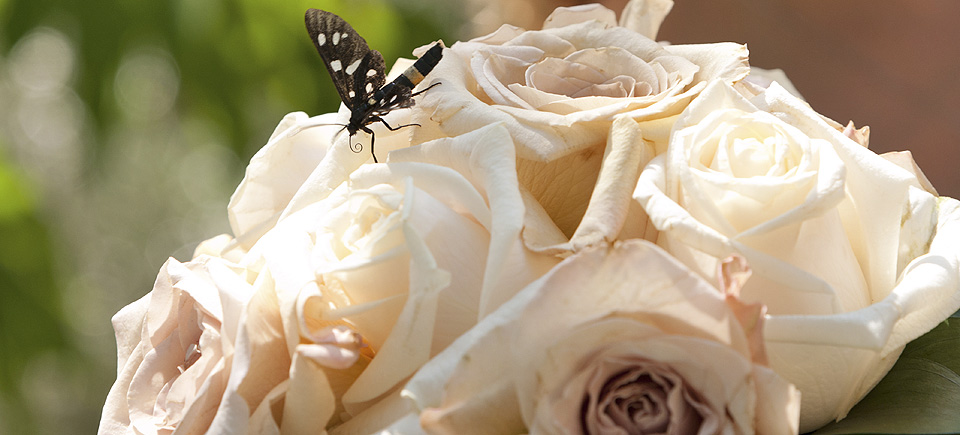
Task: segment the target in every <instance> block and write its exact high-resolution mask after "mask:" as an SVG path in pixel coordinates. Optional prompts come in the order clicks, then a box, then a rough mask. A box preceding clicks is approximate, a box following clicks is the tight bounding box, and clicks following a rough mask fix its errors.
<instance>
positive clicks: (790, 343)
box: [634, 81, 960, 432]
mask: <svg viewBox="0 0 960 435" xmlns="http://www.w3.org/2000/svg"><path fill="white" fill-rule="evenodd" d="M634 196H635V198H636V199H637V200H638V201H639V202H640V204H641V205H642V206H643V208H644V210H645V211H646V212H647V214H648V215H649V218H650V219H651V221H652V222H653V224H654V226H655V227H656V228H657V229H658V230H659V231H660V233H659V235H658V238H657V243H658V244H659V245H660V246H662V247H664V248H665V249H666V250H667V251H668V252H670V253H671V254H672V255H674V256H675V257H677V258H678V259H680V260H681V261H683V262H684V263H685V264H687V265H688V266H689V267H691V268H693V269H694V270H697V271H698V272H699V273H700V274H701V275H703V276H709V275H710V274H711V273H712V271H713V270H715V268H716V265H717V263H718V262H719V261H720V260H721V259H723V258H726V257H727V256H728V255H730V254H731V253H738V254H740V255H742V256H743V257H745V258H746V259H747V261H748V262H749V263H750V265H751V267H752V268H753V271H754V275H753V278H752V279H751V280H750V281H749V282H748V283H747V285H746V286H745V288H744V289H743V297H744V299H746V300H747V301H753V302H761V303H763V304H764V305H767V306H768V307H769V309H770V314H771V317H770V319H769V321H768V323H767V328H766V330H765V337H766V341H767V347H768V350H769V352H770V358H771V365H772V367H773V368H774V369H775V370H776V371H777V373H779V374H781V375H783V376H784V377H786V378H787V379H788V380H790V381H791V382H792V383H794V384H795V385H797V387H798V388H799V389H800V391H801V392H802V393H803V406H802V415H801V425H800V430H801V431H804V432H805V431H810V430H812V429H816V428H817V427H819V426H821V425H823V424H825V423H827V422H829V421H830V420H833V419H836V418H841V417H843V416H844V415H846V413H847V411H848V410H849V409H850V408H851V407H852V406H853V405H854V404H855V403H856V402H857V401H858V400H859V399H860V398H861V397H863V395H864V394H866V393H867V392H868V391H869V390H870V389H871V388H872V387H873V385H875V384H876V382H877V381H878V380H879V379H880V378H881V377H882V376H883V374H885V373H886V371H887V370H889V368H890V366H891V365H892V364H893V362H895V361H896V358H897V356H898V355H899V352H900V350H901V349H902V347H903V345H905V344H906V343H907V342H909V341H910V340H912V339H914V338H916V337H918V336H919V335H921V334H923V333H924V332H926V331H928V330H929V329H931V328H932V327H933V326H935V325H936V324H937V323H938V322H941V321H943V319H945V318H946V317H947V316H948V315H949V314H951V313H953V312H954V311H956V310H957V308H958V307H960V280H958V260H957V248H956V247H955V246H950V240H956V239H955V237H957V236H956V234H957V231H958V227H957V226H956V221H957V216H958V215H957V214H956V213H957V212H958V211H957V206H956V201H955V200H952V199H948V198H937V197H935V196H934V195H933V194H931V193H929V192H927V191H925V190H923V189H922V187H921V183H920V181H919V180H918V178H917V177H916V176H915V175H914V174H912V173H910V172H908V171H906V170H903V169H901V168H900V167H898V166H897V165H894V164H893V163H891V162H889V161H888V160H887V159H884V158H883V157H880V156H877V155H876V154H873V153H872V152H870V151H869V150H867V149H866V148H865V147H864V146H861V145H860V144H859V143H857V142H855V141H854V140H852V139H850V138H849V137H847V136H846V135H844V134H843V133H842V132H841V131H839V130H838V129H837V128H836V127H835V126H833V125H831V124H830V123H828V122H826V121H825V120H824V119H823V118H822V117H821V116H820V115H819V114H817V113H816V112H814V111H813V110H812V109H811V108H810V107H809V106H808V105H807V104H806V103H804V102H802V101H801V100H799V99H797V98H796V97H794V96H792V95H791V94H790V93H788V92H787V91H786V90H784V89H783V88H782V87H780V86H778V85H776V84H773V85H771V86H770V87H769V88H768V89H766V90H765V91H763V92H762V93H760V94H759V95H757V96H756V97H754V98H753V99H751V100H747V99H745V98H744V97H743V96H742V95H741V94H739V93H737V92H736V91H734V90H733V88H732V87H730V86H729V85H727V84H726V83H723V82H719V81H718V82H714V83H712V84H711V85H710V86H709V87H708V88H707V89H706V90H704V91H703V92H702V93H701V94H700V96H699V97H698V98H697V99H696V100H695V101H694V102H693V103H691V104H690V106H689V107H688V108H687V110H686V111H685V112H684V113H683V114H681V116H680V117H679V118H678V119H677V121H676V124H675V125H674V128H673V132H672V135H671V139H670V148H669V150H668V151H667V153H666V154H664V155H661V156H658V157H656V158H655V159H654V160H653V161H651V162H650V163H649V164H648V165H647V167H646V168H644V169H643V172H642V173H641V175H640V180H639V182H638V183H637V189H636V192H635V195H634ZM839 362H842V363H839Z"/></svg>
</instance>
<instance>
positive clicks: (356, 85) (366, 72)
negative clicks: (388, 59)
mask: <svg viewBox="0 0 960 435" xmlns="http://www.w3.org/2000/svg"><path fill="white" fill-rule="evenodd" d="M383 70H384V63H383V56H382V55H381V54H380V52H379V51H377V50H370V53H368V54H367V56H366V57H364V58H363V61H361V62H360V64H359V65H358V67H357V68H356V71H355V72H354V73H353V79H352V80H353V91H354V97H355V99H356V102H357V103H358V104H359V103H362V102H363V101H365V100H366V99H367V98H369V97H371V96H372V95H373V93H374V92H376V91H377V90H378V89H380V88H381V87H382V86H383V83H384V82H385V81H386V76H385V74H384V73H383ZM371 71H372V72H371Z"/></svg>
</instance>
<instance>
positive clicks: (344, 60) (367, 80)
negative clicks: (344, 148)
mask: <svg viewBox="0 0 960 435" xmlns="http://www.w3.org/2000/svg"><path fill="white" fill-rule="evenodd" d="M306 23H307V32H308V33H309V34H310V39H312V40H313V45H314V46H315V47H316V48H317V52H319V53H320V57H321V58H322V59H323V63H324V64H325V65H326V66H327V71H329V72H330V78H332V79H333V84H334V85H335V86H336V87H337V92H338V93H339V94H340V99H341V100H343V104H344V105H346V106H347V108H348V109H350V122H349V123H347V125H345V126H344V128H345V129H346V130H347V131H348V132H349V133H350V136H351V137H353V135H355V134H356V133H357V131H363V132H365V133H368V134H369V135H370V154H371V155H373V161H374V162H376V161H377V156H376V154H374V152H373V142H374V139H375V137H374V134H373V130H370V128H368V127H367V126H368V125H370V124H372V123H374V122H380V123H382V124H383V125H384V126H386V127H387V128H388V129H389V130H391V131H395V130H398V129H400V128H403V127H410V126H415V125H419V124H406V125H398V126H396V127H393V126H390V124H387V122H386V121H384V120H383V118H382V116H384V115H386V114H387V113H389V112H390V111H391V110H393V109H398V108H402V107H411V106H413V105H414V100H413V97H415V96H417V95H420V94H421V93H423V92H426V91H427V89H430V88H432V87H433V86H436V85H438V84H439V83H434V84H433V85H431V86H429V87H427V88H426V89H424V90H421V91H419V92H413V88H414V87H415V86H416V85H417V84H418V83H420V82H421V81H422V80H423V77H424V76H425V75H427V74H428V73H430V71H431V70H433V67H435V66H436V65H437V63H438V62H440V58H441V57H442V56H443V46H442V45H441V44H440V43H439V42H438V43H436V44H434V45H433V46H432V47H430V49H429V50H427V52H426V53H425V54H424V55H423V56H422V57H420V59H419V60H417V61H416V62H414V64H413V65H412V66H411V67H409V68H407V70H406V71H404V72H403V74H401V75H400V76H398V77H397V78H396V79H394V80H393V81H392V82H390V83H387V84H386V85H384V82H385V81H386V75H385V74H384V64H383V56H382V55H381V54H380V52H379V51H377V50H371V49H370V47H368V46H367V41H365V40H364V39H363V37H361V36H360V35H359V34H358V33H357V31H356V30H353V27H352V26H350V24H349V23H347V22H346V21H344V20H343V18H340V17H339V16H337V15H336V14H333V13H330V12H327V11H322V10H319V9H310V10H308V11H307V14H306ZM341 131H342V130H341ZM350 147H351V149H353V150H354V151H356V152H359V151H360V147H359V145H358V147H357V148H356V149H354V148H353V145H351V146H350Z"/></svg>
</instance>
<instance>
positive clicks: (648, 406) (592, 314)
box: [398, 240, 799, 434]
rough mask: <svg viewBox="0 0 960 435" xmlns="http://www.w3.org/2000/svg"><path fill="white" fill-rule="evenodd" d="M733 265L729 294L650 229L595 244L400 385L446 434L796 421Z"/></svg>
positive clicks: (784, 429) (723, 427) (795, 406)
mask: <svg viewBox="0 0 960 435" xmlns="http://www.w3.org/2000/svg"><path fill="white" fill-rule="evenodd" d="M734 275H735V274H733V273H728V274H727V276H726V280H727V281H728V282H730V283H731V285H730V291H731V294H729V295H724V294H723V293H722V292H720V291H717V289H716V288H715V287H714V286H712V285H710V284H709V283H708V282H706V281H704V280H703V279H701V278H700V277H698V276H697V275H696V274H695V273H693V272H691V271H690V270H688V269H687V268H685V267H684V266H682V265H681V264H680V263H678V262H677V261H676V260H674V259H673V258H672V257H670V256H669V255H667V254H666V253H664V252H663V251H662V250H660V249H659V248H657V247H656V246H654V245H652V244H650V243H648V242H645V241H640V240H634V241H628V242H622V243H620V244H618V245H616V246H614V247H612V248H611V247H604V246H598V247H593V248H587V249H584V250H582V251H580V252H579V253H577V254H575V255H574V256H572V257H570V258H568V259H567V260H566V261H564V262H563V263H561V264H560V265H558V266H557V267H556V268H554V269H553V270H552V271H551V272H550V273H549V274H547V275H546V276H544V277H543V278H542V279H540V280H538V281H536V282H535V283H533V284H531V285H530V286H528V287H527V288H525V289H524V290H523V291H522V292H521V293H519V294H518V295H517V296H516V297H515V298H514V299H513V300H511V301H510V302H508V303H507V304H505V305H504V306H503V307H501V309H500V310H498V311H496V312H495V313H493V314H492V315H490V316H489V317H487V318H485V319H484V320H483V321H482V322H481V323H480V324H478V325H477V326H476V327H474V328H473V329H472V330H471V331H469V332H468V333H467V334H465V335H464V336H463V337H462V338H461V339H459V340H458V341H457V342H455V343H454V344H453V345H452V346H451V347H450V348H448V349H447V350H446V351H444V352H443V353H441V354H440V355H438V356H437V357H436V358H435V359H434V360H432V361H431V362H430V363H428V364H427V365H426V366H424V367H423V368H422V369H421V370H420V371H419V372H418V373H417V374H416V375H415V376H414V377H413V378H412V379H411V381H410V382H409V383H408V384H407V386H406V387H405V390H404V392H403V393H402V394H401V396H403V397H405V398H406V399H407V400H408V402H409V404H410V405H409V408H410V409H412V410H413V411H412V412H411V414H409V415H415V414H416V413H417V411H422V412H421V413H420V423H421V424H422V426H423V429H424V430H426V432H428V433H437V434H469V433H480V432H481V430H480V428H482V433H489V434H498V433H502V434H508V433H511V434H512V433H531V434H579V433H598V434H603V433H611V434H612V433H738V434H749V433H764V434H791V433H796V431H797V419H798V413H799V397H798V394H797V392H796V390H795V389H794V388H793V387H792V386H791V385H790V384H788V383H787V382H785V381H784V380H783V379H781V378H780V377H778V376H777V375H776V374H775V373H774V372H773V371H772V370H771V369H769V368H768V367H765V366H764V365H763V364H762V348H763V342H762V340H761V337H762V335H761V333H760V332H759V331H760V329H761V328H762V319H763V318H762V310H757V309H750V308H749V307H744V306H743V305H742V304H737V303H733V304H729V303H728V298H732V299H736V297H735V292H736V287H737V285H738V282H739V281H738V280H737V277H736V276H734ZM741 319H742V320H744V321H746V325H747V328H746V329H745V328H744V326H743V325H741V323H740V320H741ZM404 424H409V416H408V417H406V418H403V419H398V426H401V425H404Z"/></svg>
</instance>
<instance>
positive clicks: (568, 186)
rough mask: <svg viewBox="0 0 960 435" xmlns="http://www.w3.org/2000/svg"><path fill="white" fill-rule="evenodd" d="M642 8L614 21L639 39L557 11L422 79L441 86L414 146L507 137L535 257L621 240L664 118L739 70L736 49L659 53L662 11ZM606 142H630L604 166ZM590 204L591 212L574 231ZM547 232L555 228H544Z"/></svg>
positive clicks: (606, 16)
mask: <svg viewBox="0 0 960 435" xmlns="http://www.w3.org/2000/svg"><path fill="white" fill-rule="evenodd" d="M640 3H643V2H637V3H636V4H635V5H633V6H632V7H631V8H629V10H628V13H625V16H624V17H623V18H622V20H621V21H624V22H625V23H630V24H629V25H631V26H632V27H633V28H634V29H636V30H639V31H642V32H644V33H638V32H637V31H635V30H632V29H631V28H628V27H622V26H620V25H618V23H617V20H616V17H615V13H614V12H613V11H611V10H609V9H606V8H604V7H603V6H600V5H584V6H576V7H571V8H558V9H557V10H556V11H555V12H554V13H553V14H552V15H550V17H549V18H547V20H546V21H545V22H544V25H543V29H542V30H531V31H527V30H523V29H519V28H515V27H511V26H503V27H501V28H500V29H499V30H497V31H496V32H494V33H492V34H490V35H487V36H484V37H481V38H477V39H473V40H470V41H466V42H458V43H456V44H454V45H453V46H452V47H451V48H450V49H448V50H446V51H445V52H444V57H443V59H442V60H441V62H440V63H439V64H438V65H437V67H436V68H435V69H434V70H433V72H432V73H431V75H432V76H433V77H435V79H434V81H435V82H439V83H441V84H440V85H439V86H435V87H434V88H432V89H430V90H429V91H428V92H426V93H424V94H423V95H422V96H420V97H418V98H420V100H419V101H418V102H417V106H416V107H415V110H414V111H413V118H414V120H415V121H416V122H418V123H419V124H421V125H422V127H418V128H417V129H416V130H415V131H414V136H413V142H414V143H419V142H423V141H426V140H429V139H434V138H438V137H447V136H456V135H459V134H463V133H466V132H469V131H472V130H475V129H477V128H480V127H482V126H486V125H490V124H493V123H502V124H503V125H504V126H505V127H506V129H507V130H508V131H509V132H510V135H511V137H512V138H513V140H514V143H515V146H516V147H517V162H518V177H519V181H520V185H521V187H522V189H523V191H524V194H525V203H526V204H527V208H528V213H539V214H540V215H541V216H542V217H544V218H546V219H547V221H544V222H543V223H542V224H540V223H536V224H535V223H530V222H528V223H527V225H526V226H528V227H534V226H536V227H539V228H538V229H536V230H530V231H526V230H525V234H524V240H525V242H526V243H527V245H528V246H529V247H531V248H533V249H537V250H540V251H543V252H552V253H558V254H562V255H568V254H569V253H570V252H574V251H575V250H576V249H578V247H582V246H589V245H590V244H592V243H594V242H596V241H597V240H608V241H612V240H615V239H618V238H627V237H618V235H619V234H620V233H621V232H622V231H621V228H620V225H622V222H624V221H625V220H626V219H625V217H624V216H625V214H626V212H627V209H628V208H629V207H630V203H631V200H630V195H629V193H628V191H629V190H631V189H632V183H634V182H635V181H636V171H638V170H639V168H640V167H642V165H643V164H645V163H646V162H645V161H644V160H645V159H647V157H646V155H648V154H649V155H652V154H651V153H656V152H662V150H663V149H664V147H665V146H666V141H665V139H666V137H667V134H666V133H668V132H669V124H670V123H671V122H672V121H671V120H672V118H673V117H674V116H676V115H677V114H679V113H680V112H681V111H682V110H683V109H684V107H686V104H687V103H688V102H689V101H690V100H691V99H692V98H693V97H695V96H696V95H697V93H699V92H700V90H702V89H703V87H704V86H705V85H706V83H707V82H708V81H710V80H713V79H721V80H724V81H727V82H729V83H733V82H736V81H737V80H739V79H741V78H742V77H744V76H746V75H747V73H748V71H749V67H748V66H747V50H746V47H745V46H742V45H739V44H734V43H720V44H701V45H672V46H662V45H661V44H659V43H657V42H656V41H654V40H653V39H651V38H650V36H652V35H650V34H651V33H655V31H656V28H657V27H659V23H660V21H661V20H662V19H663V16H665V15H666V12H667V11H668V10H669V6H664V5H659V6H658V4H659V3H661V2H651V5H648V6H647V7H643V6H644V5H642V4H640ZM645 34H646V36H645ZM619 118H623V119H624V121H621V122H616V120H617V119H619ZM615 137H620V138H628V139H629V143H628V142H626V141H621V142H622V145H623V148H622V150H621V152H620V153H619V154H618V155H617V156H613V157H616V158H617V159H619V160H617V161H611V162H608V161H607V160H608V159H607V156H608V155H609V154H611V153H613V150H612V149H611V148H613V147H614V146H615V145H614V144H613V143H612V142H611V141H613V140H614V138H615ZM629 165H634V166H635V167H629ZM601 166H609V167H611V168H610V169H608V170H606V171H605V173H604V171H603V170H601ZM614 166H616V167H619V168H623V169H624V170H626V171H627V172H622V171H619V170H613V167H614ZM631 174H632V175H631ZM626 184H630V185H631V186H630V187H628V188H626V189H620V188H619V186H620V185H626ZM614 185H616V187H614ZM598 186H599V187H598ZM595 187H596V189H595ZM601 191H602V192H601ZM591 196H595V197H597V199H592V198H591ZM588 205H589V207H591V208H593V209H594V210H593V212H592V213H591V215H592V216H591V218H590V219H587V220H589V222H587V225H586V227H585V228H583V229H580V228H579V227H580V224H581V222H583V221H584V220H585V219H586V218H585V217H584V216H585V215H586V214H587V213H588V212H587V208H588ZM535 209H539V210H535ZM600 216H602V217H603V219H602V220H601V221H598V220H597V218H598V217H600ZM635 221H637V219H633V220H631V222H635ZM548 223H549V226H553V227H555V228H544V226H547V224H548ZM623 231H626V232H627V233H630V236H634V235H636V234H641V233H643V232H644V230H643V229H642V228H631V229H627V230H623ZM577 232H579V234H576V235H575V233H577Z"/></svg>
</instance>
